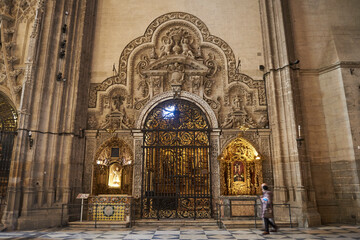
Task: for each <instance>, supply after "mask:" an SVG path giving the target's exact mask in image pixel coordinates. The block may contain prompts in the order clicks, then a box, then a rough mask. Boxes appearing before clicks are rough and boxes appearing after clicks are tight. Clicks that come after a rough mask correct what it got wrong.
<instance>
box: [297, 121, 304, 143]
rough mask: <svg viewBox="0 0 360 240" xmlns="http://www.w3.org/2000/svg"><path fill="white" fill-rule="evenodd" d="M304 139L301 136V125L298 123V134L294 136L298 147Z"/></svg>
mask: <svg viewBox="0 0 360 240" xmlns="http://www.w3.org/2000/svg"><path fill="white" fill-rule="evenodd" d="M304 140H305V139H304V138H303V137H302V135H301V126H300V125H298V136H297V138H296V141H297V145H298V147H301V145H302V142H303V141H304Z"/></svg>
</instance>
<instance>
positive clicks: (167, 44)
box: [160, 37, 174, 58]
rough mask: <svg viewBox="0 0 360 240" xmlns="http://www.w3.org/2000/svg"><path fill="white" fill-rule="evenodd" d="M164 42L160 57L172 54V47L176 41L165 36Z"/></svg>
mask: <svg viewBox="0 0 360 240" xmlns="http://www.w3.org/2000/svg"><path fill="white" fill-rule="evenodd" d="M162 42H163V45H162V46H161V48H160V50H161V54H160V58H161V57H163V56H169V55H170V54H171V48H172V45H173V43H174V41H173V40H172V39H171V38H168V37H163V39H162Z"/></svg>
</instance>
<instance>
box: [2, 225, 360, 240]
mask: <svg viewBox="0 0 360 240" xmlns="http://www.w3.org/2000/svg"><path fill="white" fill-rule="evenodd" d="M261 233H262V231H260V230H259V229H238V230H236V229H234V230H226V229H219V228H218V227H215V226H212V227H193V226H184V227H182V226H179V227H148V226H147V227H137V226H135V227H133V228H132V229H129V228H124V229H98V228H97V229H95V228H86V229H79V228H68V227H67V228H51V229H45V230H36V231H14V232H0V239H360V226H359V225H358V226H354V225H353V226H351V225H331V226H323V227H317V228H306V229H304V228H283V229H280V231H279V232H277V233H271V234H270V235H266V236H263V235H262V234H261Z"/></svg>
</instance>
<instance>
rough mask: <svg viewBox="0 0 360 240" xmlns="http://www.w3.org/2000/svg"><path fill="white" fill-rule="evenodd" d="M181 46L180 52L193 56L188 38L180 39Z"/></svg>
mask: <svg viewBox="0 0 360 240" xmlns="http://www.w3.org/2000/svg"><path fill="white" fill-rule="evenodd" d="M181 47H182V54H183V55H185V56H188V57H194V54H193V52H192V51H191V47H190V41H189V39H188V38H185V37H183V38H182V39H181Z"/></svg>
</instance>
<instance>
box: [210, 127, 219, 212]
mask: <svg viewBox="0 0 360 240" xmlns="http://www.w3.org/2000/svg"><path fill="white" fill-rule="evenodd" d="M220 132H221V130H220V129H213V131H212V132H211V133H210V156H209V157H210V159H209V160H210V164H211V187H212V189H211V191H212V208H213V210H215V209H216V203H218V202H219V197H220V164H219V160H218V156H219V155H220Z"/></svg>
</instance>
